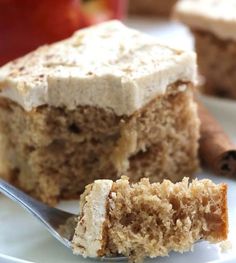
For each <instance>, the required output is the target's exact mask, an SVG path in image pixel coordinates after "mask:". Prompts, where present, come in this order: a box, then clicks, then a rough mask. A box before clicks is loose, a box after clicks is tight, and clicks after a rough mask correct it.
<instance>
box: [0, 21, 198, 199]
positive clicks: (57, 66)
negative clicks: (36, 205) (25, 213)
mask: <svg viewBox="0 0 236 263" xmlns="http://www.w3.org/2000/svg"><path fill="white" fill-rule="evenodd" d="M195 77H196V61H195V54H194V53H193V52H185V51H180V50H175V49H172V48H169V47H166V46H163V45H160V44H159V43H158V41H157V40H156V39H155V38H152V37H150V36H148V35H145V34H142V33H140V32H138V31H136V30H133V29H129V28H127V27H126V26H124V25H123V24H122V23H120V22H118V21H111V22H106V23H103V24H99V25H96V26H93V27H90V28H86V29H83V30H80V31H78V32H76V33H75V34H74V35H73V36H72V37H71V38H69V39H67V40H64V41H61V42H58V43H55V44H53V45H49V46H43V47H41V48H39V49H37V50H36V51H34V52H32V53H30V54H28V55H26V56H25V57H22V58H19V59H18V60H15V61H13V62H10V63H8V64H6V65H5V66H3V67H2V68H0V138H2V141H3V142H4V143H2V144H0V158H1V159H0V163H1V173H0V176H1V177H4V178H6V179H8V180H9V181H11V182H12V183H14V184H15V185H17V186H18V187H20V188H22V189H23V190H25V191H27V192H28V193H29V194H31V195H33V196H36V197H37V198H39V199H41V200H42V201H43V202H46V203H49V204H55V202H56V201H58V200H60V199H61V198H72V197H77V196H79V195H80V194H81V192H83V190H84V187H85V185H87V184H89V183H92V182H93V181H94V180H95V179H114V180H115V179H117V178H119V177H120V175H121V174H123V173H126V174H127V175H128V176H129V177H130V178H131V180H132V181H138V180H139V179H140V178H141V177H150V180H151V181H161V180H163V178H169V179H171V180H172V181H179V180H181V179H182V178H183V176H191V175H192V174H193V173H194V171H196V169H197V168H198V156H197V152H198V139H199V119H198V116H197V111H196V104H195V102H194V101H193V90H194V84H195Z"/></svg>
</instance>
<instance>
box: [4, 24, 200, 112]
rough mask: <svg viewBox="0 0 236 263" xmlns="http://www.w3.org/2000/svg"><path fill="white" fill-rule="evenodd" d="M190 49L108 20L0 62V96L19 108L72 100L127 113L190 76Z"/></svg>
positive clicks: (193, 66)
mask: <svg viewBox="0 0 236 263" xmlns="http://www.w3.org/2000/svg"><path fill="white" fill-rule="evenodd" d="M195 77H196V63H195V54H194V53H192V52H184V51H179V50H174V49H171V48H169V47H165V46H162V45H160V44H158V42H157V40H156V39H155V38H152V37H150V36H147V35H145V34H142V33H140V32H138V31H136V30H133V29H129V28H127V27H125V26H124V25H123V24H122V23H120V22H118V21H111V22H106V23H102V24H100V25H96V26H93V27H90V28H87V29H84V30H80V31H77V32H76V33H75V34H74V35H73V36H72V37H71V38H69V39H67V40H64V41H61V42H58V43H56V44H53V45H49V46H43V47H41V48H39V49H37V50H36V51H34V52H32V53H30V54H28V55H26V56H24V57H22V58H20V59H18V60H16V61H13V62H11V63H8V64H6V65H5V66H3V67H2V68H1V69H0V90H1V93H0V96H4V97H8V98H10V99H12V100H14V101H16V102H17V103H19V104H20V105H22V106H23V107H24V108H25V110H27V111H30V110H32V108H34V107H37V106H40V105H44V104H47V105H51V106H56V107H59V106H65V107H67V108H68V109H75V108H76V107H77V106H78V105H89V106H96V107H100V108H105V109H112V110H113V111H114V112H115V113H116V114H117V115H123V114H125V115H130V114H132V113H134V112H135V111H136V110H138V109H140V108H141V107H143V106H144V105H145V104H147V103H148V102H149V101H150V100H152V99H153V98H154V97H156V96H157V95H159V94H164V93H165V92H166V90H167V87H168V86H169V85H170V84H172V83H174V82H176V81H179V80H180V81H194V80H195Z"/></svg>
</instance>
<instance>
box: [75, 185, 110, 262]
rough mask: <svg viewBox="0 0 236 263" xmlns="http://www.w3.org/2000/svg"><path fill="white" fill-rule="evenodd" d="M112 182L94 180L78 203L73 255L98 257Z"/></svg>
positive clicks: (102, 241)
mask: <svg viewBox="0 0 236 263" xmlns="http://www.w3.org/2000/svg"><path fill="white" fill-rule="evenodd" d="M112 184H113V182H112V180H96V181H94V183H93V184H92V185H90V186H89V188H88V189H86V191H85V193H84V196H83V197H82V202H81V203H80V206H81V207H80V211H81V216H80V218H79V222H78V224H77V227H76V229H75V235H74V237H73V240H72V248H73V252H74V253H75V254H79V255H82V256H84V257H98V256H99V250H101V249H102V247H103V243H104V240H103V239H104V236H103V234H104V233H103V232H104V222H105V220H106V214H107V211H106V207H107V199H108V195H109V193H110V191H111V188H112Z"/></svg>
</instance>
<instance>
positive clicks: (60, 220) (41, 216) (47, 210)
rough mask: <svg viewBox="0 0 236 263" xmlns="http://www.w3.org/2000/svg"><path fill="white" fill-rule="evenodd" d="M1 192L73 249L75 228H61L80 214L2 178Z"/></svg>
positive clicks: (118, 258)
mask: <svg viewBox="0 0 236 263" xmlns="http://www.w3.org/2000/svg"><path fill="white" fill-rule="evenodd" d="M0 192H1V193H3V194H4V195H5V196H7V197H9V198H10V199H11V200H13V201H14V202H16V203H18V204H19V205H20V206H22V207H23V208H24V209H26V211H28V212H29V213H30V214H32V215H33V216H34V217H35V218H36V219H38V220H39V221H40V222H41V223H43V225H44V226H45V227H46V228H47V230H48V231H49V232H50V233H51V235H52V236H53V237H55V238H56V239H57V240H58V241H60V242H61V243H62V244H63V245H64V246H66V247H67V248H69V249H72V248H71V239H72V236H73V234H74V233H73V230H74V228H73V227H71V232H70V231H69V233H68V232H65V231H61V229H62V226H65V225H66V224H67V223H68V220H70V221H72V220H73V219H75V218H77V217H78V215H75V214H71V213H68V212H65V211H62V210H60V209H56V208H53V207H49V206H47V205H45V204H43V203H41V202H39V201H37V200H35V199H34V198H32V197H30V196H29V195H27V194H25V193H23V192H22V191H20V190H19V189H17V188H16V187H14V186H12V185H11V184H9V183H7V182H6V181H4V180H2V179H0ZM71 219H72V220H71ZM74 222H76V221H75V220H74ZM67 230H68V229H67ZM102 259H103V260H104V259H105V260H108V261H121V260H125V259H126V258H125V257H123V256H117V257H115V256H114V257H104V258H102Z"/></svg>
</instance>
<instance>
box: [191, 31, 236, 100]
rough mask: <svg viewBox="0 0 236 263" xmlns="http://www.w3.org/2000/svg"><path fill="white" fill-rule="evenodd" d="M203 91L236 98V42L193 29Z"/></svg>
mask: <svg viewBox="0 0 236 263" xmlns="http://www.w3.org/2000/svg"><path fill="white" fill-rule="evenodd" d="M193 33H194V36H195V45H196V51H197V54H198V65H199V70H200V73H201V74H202V75H203V76H204V77H205V80H206V84H205V85H204V87H203V91H204V92H205V93H207V94H209V95H216V96H219V97H226V98H232V99H236V74H235V68H236V42H235V41H231V40H223V39H219V38H218V37H217V36H215V35H213V34H212V33H209V32H204V31H199V30H193Z"/></svg>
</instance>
